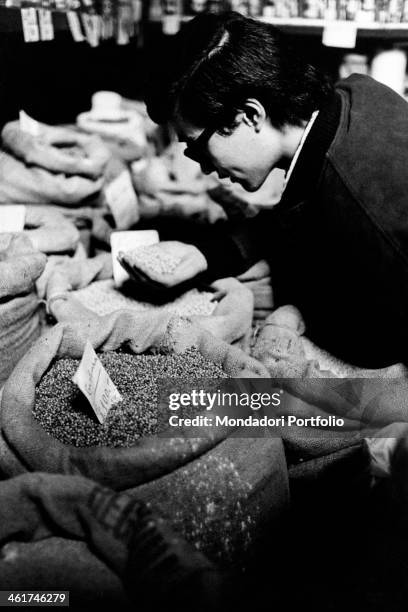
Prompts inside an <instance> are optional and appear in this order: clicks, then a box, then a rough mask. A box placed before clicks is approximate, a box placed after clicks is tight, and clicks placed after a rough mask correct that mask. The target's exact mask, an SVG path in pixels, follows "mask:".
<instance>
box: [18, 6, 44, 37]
mask: <svg viewBox="0 0 408 612" xmlns="http://www.w3.org/2000/svg"><path fill="white" fill-rule="evenodd" d="M21 22H22V25H23V36H24V41H25V42H38V41H39V40H40V30H39V28H38V22H37V11H36V10H35V9H34V8H23V9H21Z"/></svg>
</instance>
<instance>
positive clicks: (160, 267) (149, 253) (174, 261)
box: [126, 245, 182, 276]
mask: <svg viewBox="0 0 408 612" xmlns="http://www.w3.org/2000/svg"><path fill="white" fill-rule="evenodd" d="M126 257H127V259H128V261H129V262H132V263H133V264H134V265H135V266H137V267H138V268H140V269H141V270H143V271H144V272H147V273H152V274H153V275H156V274H160V276H161V275H162V274H173V272H174V271H175V269H176V268H177V266H178V265H179V263H180V261H181V259H182V258H181V257H175V256H174V255H170V254H168V253H163V251H162V249H161V248H160V246H159V245H151V246H145V247H138V248H137V249H134V250H133V251H127V253H126Z"/></svg>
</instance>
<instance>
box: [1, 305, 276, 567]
mask: <svg viewBox="0 0 408 612" xmlns="http://www.w3.org/2000/svg"><path fill="white" fill-rule="evenodd" d="M86 339H89V340H90V341H91V343H92V345H93V346H94V348H95V349H96V350H97V351H99V354H100V358H101V360H102V362H103V363H104V365H105V367H106V369H107V370H108V372H109V374H110V375H111V377H112V380H113V382H114V383H115V384H116V385H117V387H118V390H119V392H121V393H122V394H123V396H124V395H125V394H126V389H128V397H129V394H130V396H133V398H134V403H133V406H131V407H129V406H127V405H125V402H120V403H119V404H116V408H117V411H116V415H115V414H114V413H115V410H114V408H115V406H114V407H113V408H112V409H111V411H110V412H112V413H113V419H112V420H111V422H110V429H109V428H108V429H107V428H106V427H105V425H106V424H107V423H108V419H109V417H108V419H107V420H106V421H105V423H104V425H102V426H100V425H99V424H98V423H97V422H96V421H95V420H93V419H92V418H91V417H89V416H86V414H84V400H82V404H81V396H80V393H79V391H77V390H76V388H75V387H74V385H73V383H72V382H71V380H70V379H71V378H72V374H73V373H74V371H75V369H76V367H77V366H78V360H79V359H80V357H81V356H82V352H83V349H84V346H85V342H86ZM124 346H126V348H127V350H128V351H129V352H127V353H122V352H120V351H119V352H118V349H120V348H121V347H122V349H123V347H124ZM148 349H156V351H157V353H156V352H154V353H153V354H143V355H142V354H141V353H145V352H146V350H148ZM137 357H138V358H137ZM132 360H133V363H132ZM135 370H136V371H137V373H138V375H137V376H136V377H135ZM161 372H162V373H164V372H166V375H167V376H175V377H181V378H184V379H189V380H192V379H193V378H195V377H197V378H200V377H201V378H206V377H207V378H214V377H222V376H224V377H225V376H233V377H250V378H254V377H255V378H256V377H266V376H267V371H266V369H265V368H264V367H263V366H262V365H261V364H259V363H258V362H256V361H255V360H254V359H252V358H250V357H248V356H247V355H246V354H245V353H244V352H243V351H241V350H240V349H238V348H236V347H233V346H230V345H228V344H226V343H224V342H222V341H220V340H217V339H216V338H215V337H214V336H212V335H211V334H210V333H208V332H207V331H206V330H204V329H202V328H200V327H198V326H196V325H194V324H193V323H191V322H190V321H188V320H185V319H182V318H179V317H171V316H169V315H166V314H163V313H161V314H159V315H157V316H152V315H151V314H150V315H139V316H136V315H134V314H133V315H132V314H131V313H129V312H127V311H119V312H116V313H114V314H112V315H109V316H105V317H98V318H97V320H95V319H91V320H88V321H85V322H83V323H77V324H73V323H64V324H58V325H56V326H55V327H54V328H53V329H52V330H50V332H48V333H47V334H46V335H44V336H43V337H42V338H40V339H39V340H38V341H37V343H36V344H35V346H33V348H32V350H30V351H29V352H28V354H27V355H26V356H25V357H24V358H23V359H22V360H21V361H20V363H19V364H18V366H17V367H16V368H15V370H14V372H13V374H12V376H11V377H10V378H9V380H8V382H7V385H6V386H5V388H4V392H3V398H2V403H1V411H0V418H1V434H2V439H3V444H4V445H5V446H6V447H7V448H8V449H9V452H10V459H11V460H13V461H11V460H10V461H7V457H5V456H4V455H3V458H2V460H3V461H4V463H3V465H1V466H0V469H2V470H3V472H4V474H5V475H6V476H13V475H16V469H17V472H18V473H22V472H24V471H37V470H40V471H43V472H51V473H62V474H71V475H72V474H81V475H83V476H87V477H90V478H92V479H93V480H95V481H96V482H99V483H100V484H103V485H106V486H109V487H111V488H113V489H115V490H124V489H131V490H132V492H134V493H135V495H136V494H137V495H139V492H140V495H141V496H142V497H143V498H144V499H145V500H146V501H149V502H151V503H152V504H153V505H157V506H158V507H159V509H160V510H161V512H162V513H163V514H165V516H167V517H168V518H169V519H170V520H171V521H172V524H173V525H174V526H176V527H177V529H178V530H179V531H180V533H182V535H184V536H185V537H187V539H188V540H189V541H191V542H193V543H194V544H195V545H196V546H197V547H198V548H199V549H201V550H203V551H204V552H206V554H208V555H210V557H211V558H217V559H218V560H219V561H221V562H226V563H229V562H232V561H234V560H236V559H237V556H239V558H240V559H241V558H242V556H243V555H244V554H245V551H247V550H248V549H249V548H250V547H251V545H252V544H253V541H254V539H255V538H256V537H257V535H259V532H260V531H261V527H262V528H263V527H264V526H265V524H269V522H270V521H271V520H272V519H274V518H276V517H277V516H279V515H280V513H281V512H282V511H283V510H284V509H285V507H286V504H287V501H288V485H287V472H286V461H285V456H284V452H283V446H282V442H281V440H280V439H277V438H272V437H264V438H261V437H260V438H257V439H254V438H241V439H232V438H231V439H230V438H228V435H229V433H230V432H229V431H228V430H227V428H226V427H225V428H223V427H218V428H214V429H213V428H197V430H196V432H195V431H194V430H192V428H188V431H187V432H185V431H184V430H183V429H182V428H180V431H179V432H178V433H177V435H178V437H177V438H175V437H172V438H170V437H169V438H167V437H165V436H162V435H160V433H158V431H157V427H156V425H155V419H156V418H157V413H156V414H155V412H154V405H153V404H152V398H153V397H154V393H155V389H154V387H155V380H152V379H153V378H154V376H158V375H160V373H161ZM129 373H130V374H129ZM152 374H153V375H152ZM122 385H123V386H122ZM137 392H138V393H139V400H138V399H137V398H136V395H135V394H136V393H137ZM74 395H76V397H77V399H78V400H79V404H78V403H77V405H76V410H74V409H73V408H72V398H73V396H74ZM137 401H139V405H138V404H137ZM81 405H82V408H80V406H81ZM85 405H86V402H85ZM58 407H59V408H60V411H59V412H58V410H56V409H57V408H58ZM88 414H89V413H88ZM159 420H160V419H158V418H157V422H159ZM135 423H136V427H135ZM137 428H139V429H137ZM135 431H136V435H135V434H134V432H135ZM47 432H48V433H47ZM132 432H133V433H132ZM138 434H139V435H140V437H138ZM132 436H133V438H132ZM187 436H189V437H187ZM194 436H195V437H194ZM78 443H79V446H75V444H78ZM112 444H113V445H116V446H112ZM16 458H17V459H18V461H19V462H20V463H19V466H21V469H19V466H18V464H17V462H16ZM142 484H143V485H145V486H144V487H142V488H140V486H139V485H142Z"/></svg>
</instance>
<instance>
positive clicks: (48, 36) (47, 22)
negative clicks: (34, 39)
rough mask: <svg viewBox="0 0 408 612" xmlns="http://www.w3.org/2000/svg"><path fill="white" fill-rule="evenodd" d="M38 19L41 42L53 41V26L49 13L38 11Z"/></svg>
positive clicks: (43, 10) (42, 10)
mask: <svg viewBox="0 0 408 612" xmlns="http://www.w3.org/2000/svg"><path fill="white" fill-rule="evenodd" d="M38 17H39V20H40V33H41V40H54V25H53V23H52V16H51V11H47V10H45V9H40V10H39V11H38Z"/></svg>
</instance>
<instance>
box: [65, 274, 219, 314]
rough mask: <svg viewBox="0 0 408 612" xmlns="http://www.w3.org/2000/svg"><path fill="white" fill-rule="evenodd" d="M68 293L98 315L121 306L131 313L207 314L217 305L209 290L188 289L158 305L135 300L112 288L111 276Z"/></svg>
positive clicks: (211, 312)
mask: <svg viewBox="0 0 408 612" xmlns="http://www.w3.org/2000/svg"><path fill="white" fill-rule="evenodd" d="M72 296H73V297H75V298H77V299H78V300H79V301H80V302H81V303H82V304H83V305H84V306H86V307H87V308H89V309H90V310H93V311H94V312H96V314H98V315H100V316H103V315H106V314H110V313H111V312H115V310H120V309H122V308H126V309H128V310H134V311H135V312H147V311H155V312H159V311H166V312H169V313H174V314H176V315H178V316H180V317H190V316H194V315H199V316H210V315H211V314H213V312H214V310H215V308H216V307H217V302H216V301H212V300H213V298H214V294H213V293H211V292H210V291H198V289H191V290H190V291H187V292H186V293H184V294H183V295H181V296H180V297H178V298H176V299H175V300H173V301H171V302H167V303H166V304H163V305H160V306H159V305H156V304H151V303H150V302H139V301H138V300H136V299H134V298H133V297H128V296H127V295H124V294H123V293H122V292H121V291H119V290H118V289H116V288H115V286H114V282H113V280H112V279H109V280H101V281H95V282H94V283H91V284H90V285H88V286H87V287H85V288H84V289H79V290H78V291H73V292H72Z"/></svg>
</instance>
